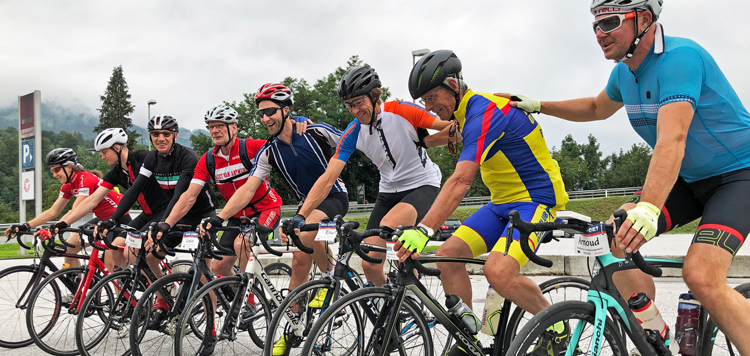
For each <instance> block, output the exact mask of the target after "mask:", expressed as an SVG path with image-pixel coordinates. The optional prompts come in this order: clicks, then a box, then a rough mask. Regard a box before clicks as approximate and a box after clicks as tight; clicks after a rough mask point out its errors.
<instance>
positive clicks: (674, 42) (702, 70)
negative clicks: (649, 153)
mask: <svg viewBox="0 0 750 356" xmlns="http://www.w3.org/2000/svg"><path fill="white" fill-rule="evenodd" d="M662 39H664V40H663V41H664V42H663V43H662V42H661V41H662ZM655 45H657V46H658V47H657V48H663V51H660V50H657V51H656V52H655V51H654V48H655V47H654V46H652V48H651V51H650V52H649V54H648V55H647V56H646V59H644V61H643V63H641V65H640V66H639V67H638V68H637V69H636V70H635V72H632V71H630V68H628V66H627V65H626V64H625V63H619V64H617V66H615V68H614V70H613V71H612V74H611V75H610V77H609V82H608V83H607V88H606V92H607V95H608V96H609V98H610V99H611V100H613V101H617V102H622V103H624V104H625V110H626V111H627V114H628V118H629V119H630V124H631V125H632V126H633V128H634V129H635V131H636V132H637V133H638V134H639V135H640V136H641V137H642V138H643V139H644V140H645V141H646V142H647V143H648V144H649V145H650V146H651V147H652V148H653V147H654V145H655V144H656V120H657V113H658V110H659V108H660V107H661V106H662V105H666V104H669V103H673V102H677V101H687V102H689V103H691V104H692V105H693V109H694V110H695V113H694V115H693V119H692V122H691V124H690V128H689V130H688V136H687V141H686V147H685V156H684V158H683V159H682V166H681V167H680V176H681V177H682V178H683V179H685V181H687V182H694V181H697V180H701V179H705V178H709V177H713V176H717V175H720V174H723V173H727V172H732V171H735V170H738V169H741V168H746V167H750V145H749V144H748V142H750V114H748V112H747V110H746V109H745V107H744V106H743V105H742V102H740V99H739V97H737V94H736V93H735V92H734V89H732V86H731V85H730V84H729V82H728V81H727V78H726V77H725V76H724V74H723V73H722V72H721V70H720V69H719V66H718V65H717V64H716V62H715V61H714V59H713V58H712V57H711V55H710V54H709V53H708V52H707V51H706V50H705V49H703V47H701V46H700V45H698V44H697V43H695V42H693V41H691V40H688V39H685V38H677V37H662V36H661V35H659V32H657V36H656V39H655Z"/></svg>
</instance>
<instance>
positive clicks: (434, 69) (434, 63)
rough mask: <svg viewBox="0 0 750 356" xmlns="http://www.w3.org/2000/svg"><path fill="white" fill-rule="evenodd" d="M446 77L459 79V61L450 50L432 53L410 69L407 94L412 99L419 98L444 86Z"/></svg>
mask: <svg viewBox="0 0 750 356" xmlns="http://www.w3.org/2000/svg"><path fill="white" fill-rule="evenodd" d="M448 77H453V78H456V79H461V60H460V59H458V57H457V56H456V54H455V53H453V51H451V50H447V49H441V50H439V51H434V52H432V53H430V54H428V55H426V56H423V57H422V58H420V59H419V61H418V62H417V64H415V65H414V68H412V69H411V74H409V93H410V94H411V97H412V98H414V99H417V98H420V97H422V96H423V95H425V93H427V92H428V91H430V90H432V89H434V88H437V87H439V86H441V85H444V84H443V81H445V78H448ZM449 88H450V87H449ZM451 91H453V89H451ZM456 105H458V103H456Z"/></svg>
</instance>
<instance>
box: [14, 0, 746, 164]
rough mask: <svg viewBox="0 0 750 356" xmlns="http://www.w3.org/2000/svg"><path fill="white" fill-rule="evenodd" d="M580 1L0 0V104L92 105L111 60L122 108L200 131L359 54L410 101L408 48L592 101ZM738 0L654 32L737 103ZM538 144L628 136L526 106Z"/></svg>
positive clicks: (591, 56)
mask: <svg viewBox="0 0 750 356" xmlns="http://www.w3.org/2000/svg"><path fill="white" fill-rule="evenodd" d="M589 3H590V1H589V0H523V1H497V0H495V1H462V2H459V1H455V0H453V1H434V0H433V1H376V2H363V1H304V2H303V1H264V2H261V1H202V2H198V1H185V0H180V1H119V2H114V1H0V14H2V15H0V33H1V34H2V38H3V40H2V42H0V43H2V44H1V45H0V46H1V47H2V50H0V107H7V106H9V105H12V104H13V103H14V102H15V101H16V100H17V96H18V95H23V94H27V93H29V92H31V91H33V90H41V92H42V100H43V101H44V102H54V103H56V104H58V105H62V106H65V107H70V108H74V109H78V110H82V111H87V112H90V113H92V114H96V109H97V108H98V107H99V106H100V101H99V96H100V95H101V94H103V93H104V90H105V88H106V85H107V81H108V80H109V77H110V75H111V74H112V69H113V68H114V67H115V66H118V65H122V66H123V69H124V73H125V78H126V80H127V82H128V85H129V88H130V94H131V95H132V102H133V104H134V105H135V112H134V113H133V115H132V118H133V121H134V122H135V123H137V124H139V125H141V126H145V123H146V120H147V105H146V102H147V101H148V100H149V99H155V100H157V101H158V104H157V105H155V106H153V107H152V110H151V113H152V115H154V114H168V115H172V116H175V117H176V118H177V119H178V120H179V122H180V125H181V126H184V127H188V128H191V129H195V128H200V127H203V126H204V123H203V114H204V113H205V112H206V110H208V109H209V108H211V107H213V106H215V105H217V104H220V103H221V102H222V101H225V100H226V101H234V100H241V99H242V94H243V93H249V92H254V91H255V90H256V89H257V88H258V87H259V86H260V85H262V84H263V83H266V82H278V81H281V80H282V79H283V78H284V77H288V76H290V77H295V78H304V79H306V80H307V81H308V82H310V83H314V82H315V80H317V79H320V78H322V77H323V76H325V75H327V74H329V73H331V72H332V71H333V70H334V69H335V68H337V67H339V66H344V65H345V64H346V60H347V59H348V58H349V57H350V56H351V55H355V54H356V55H359V56H360V57H361V58H362V59H363V60H364V61H365V62H367V63H369V64H371V65H372V66H373V67H374V68H375V69H376V70H377V71H378V73H379V74H380V77H381V79H382V80H383V82H384V85H386V86H388V87H390V89H391V92H392V93H393V94H394V95H395V96H396V97H398V98H409V94H408V89H407V78H408V74H409V71H410V70H411V66H412V58H411V57H412V56H411V51H412V50H415V49H421V48H429V49H432V50H437V49H452V50H454V51H455V52H456V54H457V55H458V56H459V58H460V59H461V60H462V62H463V67H464V78H465V80H466V81H467V83H468V84H469V86H470V87H471V88H473V89H474V90H476V91H489V92H492V91H509V92H514V93H522V94H525V95H527V96H530V97H533V98H537V99H541V100H562V99H570V98H574V97H583V96H593V95H596V94H598V93H599V92H600V91H601V90H602V89H603V88H604V86H605V84H606V81H607V78H608V77H609V73H610V71H611V69H612V67H613V65H614V63H613V62H611V61H607V60H605V59H604V57H603V55H602V52H601V50H600V49H599V47H598V45H597V44H596V40H595V37H594V33H593V31H592V30H591V21H592V16H591V14H590V12H589ZM748 14H750V2H748V1H742V0H736V1H721V0H712V1H695V0H665V5H664V11H663V12H662V15H661V18H660V22H661V23H662V24H663V25H664V30H665V34H666V35H667V36H678V37H687V38H691V39H693V40H695V41H696V42H698V43H699V44H701V45H702V46H703V47H705V48H706V49H707V50H708V51H709V52H710V53H711V54H712V55H713V57H714V58H715V59H716V61H717V62H718V63H719V65H720V66H721V68H722V70H723V71H724V73H725V74H726V76H727V77H728V78H729V81H730V83H731V84H732V85H733V86H734V89H735V90H736V91H737V93H738V94H739V96H740V98H741V99H743V100H744V101H745V103H746V104H750V81H749V80H748V79H750V72H749V71H748V70H747V68H748V67H749V66H750V64H748V63H749V62H750V41H748V39H747V35H742V33H745V34H747V33H749V32H750V31H749V30H748V28H746V27H745V26H746V25H748V22H749V21H748V20H747V16H748ZM743 23H744V24H745V25H743ZM539 119H540V122H541V124H542V127H543V128H544V133H545V136H546V138H547V143H548V145H549V146H550V148H551V147H552V146H557V147H559V146H560V141H561V140H562V139H563V137H564V136H565V135H567V134H569V133H570V134H573V136H574V137H575V139H576V140H577V141H579V142H584V141H585V140H586V137H587V136H588V134H589V133H593V134H594V135H595V136H596V137H597V138H598V140H599V142H600V143H601V149H602V151H603V152H604V153H605V154H608V153H611V152H613V151H617V150H619V149H620V148H623V149H625V150H627V149H628V148H629V147H630V146H631V145H632V144H633V143H637V142H641V140H640V138H639V137H638V136H637V135H636V134H635V133H634V131H633V130H632V128H630V125H629V124H628V123H627V118H626V116H625V113H624V110H621V111H620V112H618V113H617V114H616V115H615V116H614V117H612V118H611V119H609V120H606V121H603V122H598V123H585V124H573V123H569V122H566V121H562V120H559V119H556V118H552V117H548V116H544V115H539Z"/></svg>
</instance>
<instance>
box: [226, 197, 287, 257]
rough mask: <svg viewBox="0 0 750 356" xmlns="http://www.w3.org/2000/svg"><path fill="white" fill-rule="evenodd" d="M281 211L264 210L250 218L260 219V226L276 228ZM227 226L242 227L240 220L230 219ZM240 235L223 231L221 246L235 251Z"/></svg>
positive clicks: (274, 209) (237, 232)
mask: <svg viewBox="0 0 750 356" xmlns="http://www.w3.org/2000/svg"><path fill="white" fill-rule="evenodd" d="M280 210H281V209H280V208H279V207H276V208H271V209H267V210H262V211H259V212H258V213H257V214H255V215H253V216H250V218H251V219H252V218H258V221H259V222H260V224H261V225H263V226H266V227H271V226H276V225H278V223H279V217H280V216H281V211H280ZM227 226H240V219H239V218H229V220H228V221H227ZM239 234H240V232H239V231H223V232H222V233H221V238H219V245H221V246H222V247H224V248H227V249H230V250H232V251H234V240H235V239H236V238H237V236H238V235H239Z"/></svg>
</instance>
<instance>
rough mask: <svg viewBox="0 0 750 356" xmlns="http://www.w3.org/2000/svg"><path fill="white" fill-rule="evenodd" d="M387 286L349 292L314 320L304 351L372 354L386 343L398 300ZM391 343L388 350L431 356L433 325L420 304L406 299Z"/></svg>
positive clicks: (376, 352) (377, 352) (415, 355)
mask: <svg viewBox="0 0 750 356" xmlns="http://www.w3.org/2000/svg"><path fill="white" fill-rule="evenodd" d="M394 299H395V298H394V296H393V295H392V291H391V290H390V289H387V288H380V287H369V288H362V289H360V290H357V291H354V292H352V293H349V294H348V295H346V296H344V297H342V298H341V299H339V300H338V301H337V302H336V303H334V304H333V305H331V306H330V307H329V308H328V309H327V310H326V311H325V313H323V315H322V316H321V317H320V318H319V319H318V321H316V322H315V324H314V325H313V327H312V329H311V330H310V334H309V335H308V337H307V339H306V340H305V343H304V346H303V348H302V354H303V355H310V354H313V353H314V354H316V355H322V354H325V355H346V356H349V355H357V356H359V355H373V354H379V353H380V351H379V348H380V347H381V345H383V341H382V340H383V339H384V338H385V337H386V336H387V335H385V328H384V327H383V326H384V325H385V324H386V322H387V320H386V319H387V317H388V314H389V310H390V308H391V307H393V306H394V304H395V300H394ZM394 332H395V333H396V334H395V335H393V336H392V337H391V338H390V342H389V343H388V349H387V350H386V352H387V353H389V354H398V355H400V356H406V355H411V356H432V355H433V348H432V335H431V333H430V327H429V325H428V324H427V322H426V321H425V319H424V317H423V316H422V311H421V310H420V308H419V307H418V306H417V305H415V304H414V302H413V301H411V300H410V298H406V299H404V302H403V303H402V304H401V306H400V309H399V312H398V320H397V322H396V325H395V327H394Z"/></svg>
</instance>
